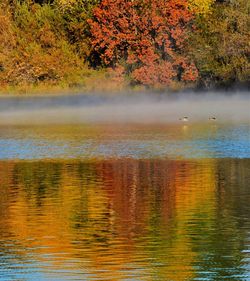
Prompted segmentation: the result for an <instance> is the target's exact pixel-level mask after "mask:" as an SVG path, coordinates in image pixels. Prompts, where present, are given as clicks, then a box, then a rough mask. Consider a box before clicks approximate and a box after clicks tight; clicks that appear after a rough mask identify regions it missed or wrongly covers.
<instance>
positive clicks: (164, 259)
mask: <svg viewBox="0 0 250 281" xmlns="http://www.w3.org/2000/svg"><path fill="white" fill-rule="evenodd" d="M0 249H1V251H0V280H3V281H17V280H18V281H25V280H50V281H53V280H62V281H64V280H107V281H112V280H114V281H115V280H133V281H134V280H138V281H139V280H164V281H165V280H166V281H175V280H180V281H182V280H202V281H203V280H204V281H208V280H209V281H210V280H226V281H243V280H244V281H246V280H250V126H249V123H246V124H244V123H241V124H220V123H219V122H216V123H215V124H214V123H209V122H207V123H202V124H198V123H197V124H189V125H183V124H175V125H170V124H169V125H164V124H162V125H155V124H154V125H151V126H147V125H124V124H123V126H121V125H118V124H116V125H92V126H87V125H71V126H70V125H68V126H63V125H58V126H53V125H51V126H42V125H40V126H36V127H32V126H21V125H19V126H17V125H16V126H14V125H11V126H4V125H1V126H0Z"/></svg>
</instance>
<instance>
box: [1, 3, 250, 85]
mask: <svg viewBox="0 0 250 281" xmlns="http://www.w3.org/2000/svg"><path fill="white" fill-rule="evenodd" d="M249 13H250V2H249V1H248V0H237V1H236V0H225V1H222V0H220V1H216V0H167V1H166V0H54V1H52V0H51V1H49V0H47V1H46V0H0V86H1V87H4V86H5V85H19V84H23V83H28V84H39V83H52V84H53V83H54V84H56V83H59V81H72V83H73V82H74V81H75V82H76V83H77V82H78V81H80V80H81V79H82V78H84V77H88V76H93V75H95V73H97V72H98V71H99V72H100V71H102V72H103V73H105V77H106V78H107V79H108V77H112V79H116V81H117V83H119V81H126V83H127V84H129V85H130V86H136V85H143V86H145V87H148V88H183V87H184V88H185V87H198V88H211V87H230V86H232V85H235V84H242V85H243V84H244V85H249V80H250V79H249V78H250V62H249V58H250V56H249V55H250V43H249V42H250V40H249V39H250V29H249V24H250V21H249V18H250V17H249ZM93 81H94V80H93ZM73 84H74V83H73Z"/></svg>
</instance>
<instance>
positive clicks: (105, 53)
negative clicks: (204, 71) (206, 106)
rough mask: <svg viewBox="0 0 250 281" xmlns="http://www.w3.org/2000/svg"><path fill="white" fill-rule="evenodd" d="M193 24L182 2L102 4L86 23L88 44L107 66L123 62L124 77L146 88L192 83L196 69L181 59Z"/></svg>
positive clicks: (111, 0) (154, 0)
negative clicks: (147, 86) (128, 76)
mask: <svg viewBox="0 0 250 281" xmlns="http://www.w3.org/2000/svg"><path fill="white" fill-rule="evenodd" d="M191 20H192V14H191V12H190V11H189V9H188V2H187V1H183V0H169V1H163V0H144V1H139V0H134V1H132V0H131V1H123V0H104V1H102V2H101V4H100V5H99V6H98V7H97V8H95V9H94V19H90V20H89V24H90V27H91V33H92V45H93V48H94V50H95V51H96V52H97V53H98V54H99V56H100V58H101V59H102V61H103V63H104V64H105V65H108V66H113V67H115V66H116V65H117V64H119V63H120V61H121V60H125V62H126V69H127V73H132V78H134V80H135V81H137V82H140V83H143V84H145V85H150V86H153V85H158V84H160V85H169V84H170V83H171V81H172V80H179V81H194V80H196V78H197V76H198V74H197V70H196V68H195V66H194V64H192V62H191V61H190V60H189V58H187V57H185V56H184V55H183V47H184V43H185V42H186V40H187V29H188V26H190V25H191V24H190V23H191Z"/></svg>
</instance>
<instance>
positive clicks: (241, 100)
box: [0, 92, 250, 125]
mask: <svg viewBox="0 0 250 281" xmlns="http://www.w3.org/2000/svg"><path fill="white" fill-rule="evenodd" d="M249 108H250V95H249V93H247V92H244V93H224V94H223V93H212V92H210V93H206V94H204V93H202V94H191V93H183V94H171V95H164V94H161V95H160V94H156V93H155V94H153V93H152V94H143V93H141V94H123V95H117V96H107V97H104V96H102V95H97V94H96V95H77V96H73V95H71V96H54V97H48V96H44V97H24V98H23V97H22V98H19V97H18V98H2V99H1V103H0V125H11V124H13V125H18V124H20V125H24V124H26V125H32V124H71V123H72V124H78V123H79V124H81V123H144V124H147V123H163V124H164V123H173V122H180V120H179V119H180V118H182V117H184V116H187V117H188V119H189V122H204V121H209V118H210V117H216V122H244V123H246V122H247V123H248V122H250V113H249Z"/></svg>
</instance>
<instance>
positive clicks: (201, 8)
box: [189, 0, 215, 14]
mask: <svg viewBox="0 0 250 281" xmlns="http://www.w3.org/2000/svg"><path fill="white" fill-rule="evenodd" d="M214 2H215V0H189V6H190V9H191V10H192V11H194V12H195V13H196V14H208V13H209V12H210V9H211V6H212V4H213V3H214Z"/></svg>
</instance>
